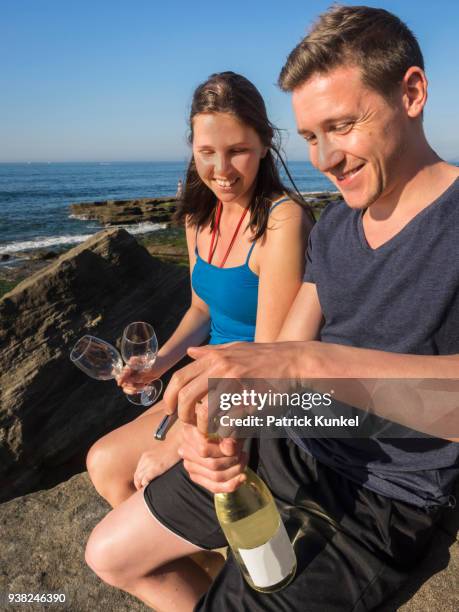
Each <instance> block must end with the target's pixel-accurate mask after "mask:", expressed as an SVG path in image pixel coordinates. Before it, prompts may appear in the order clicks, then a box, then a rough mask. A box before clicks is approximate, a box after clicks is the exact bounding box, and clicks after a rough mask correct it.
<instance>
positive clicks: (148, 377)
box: [116, 355, 164, 395]
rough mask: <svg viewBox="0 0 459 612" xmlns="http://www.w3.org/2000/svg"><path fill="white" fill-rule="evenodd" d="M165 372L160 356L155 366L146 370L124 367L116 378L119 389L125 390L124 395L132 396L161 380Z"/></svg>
mask: <svg viewBox="0 0 459 612" xmlns="http://www.w3.org/2000/svg"><path fill="white" fill-rule="evenodd" d="M163 372H164V369H163V368H162V363H161V358H160V357H159V355H158V357H157V358H156V361H155V364H154V365H153V366H152V367H151V368H148V369H145V370H133V369H132V368H130V367H129V366H128V365H126V366H124V368H123V369H122V371H121V374H120V375H119V376H117V377H116V383H117V385H118V387H121V388H122V389H123V391H124V393H127V394H128V395H131V394H132V393H139V392H140V391H143V389H144V388H145V386H146V385H148V384H149V383H151V381H152V380H155V379H156V378H159V377H160V376H161V375H162V374H163Z"/></svg>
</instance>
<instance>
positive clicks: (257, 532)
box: [214, 468, 296, 593]
mask: <svg viewBox="0 0 459 612" xmlns="http://www.w3.org/2000/svg"><path fill="white" fill-rule="evenodd" d="M245 475H246V477H247V479H246V480H245V481H244V482H243V483H242V484H241V485H239V487H238V488H237V489H236V490H235V491H233V492H232V493H216V494H215V497H214V499H215V510H216V512H217V517H218V520H219V522H220V525H221V528H222V529H223V532H224V534H225V536H226V539H227V540H228V543H229V545H230V546H231V549H232V551H233V553H234V556H235V559H236V561H237V562H238V564H239V566H240V567H241V570H242V574H243V576H244V578H245V579H246V581H247V582H248V583H249V585H250V586H251V587H252V588H253V589H255V590H257V591H262V592H264V593H271V592H273V591H278V590H280V589H282V588H284V587H285V586H287V584H289V582H290V581H291V580H292V579H293V577H294V576H295V572H296V557H295V552H294V550H293V546H292V544H291V542H290V539H289V537H288V534H287V531H286V530H285V527H284V524H283V522H282V519H281V517H280V514H279V511H278V510H277V508H276V504H275V503H274V499H273V496H272V495H271V492H270V490H269V489H268V487H267V486H266V484H265V483H264V482H263V481H262V480H261V478H259V477H258V476H257V475H256V474H255V473H254V472H253V471H252V470H250V469H249V468H246V470H245Z"/></svg>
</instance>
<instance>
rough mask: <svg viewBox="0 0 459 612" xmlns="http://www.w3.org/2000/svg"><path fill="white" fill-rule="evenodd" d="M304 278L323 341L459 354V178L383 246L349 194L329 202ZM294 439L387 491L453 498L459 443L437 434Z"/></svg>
mask: <svg viewBox="0 0 459 612" xmlns="http://www.w3.org/2000/svg"><path fill="white" fill-rule="evenodd" d="M304 280H305V282H309V283H314V284H315V285H316V288H317V291H318V296H319V300H320V304H321V307H322V311H323V314H324V319H325V323H324V325H323V328H322V330H321V337H320V339H321V341H322V342H331V343H335V344H341V345H347V346H355V347H360V348H369V349H377V350H382V351H388V352H392V353H404V354H415V355H453V354H459V178H458V179H456V181H455V182H454V183H453V184H452V185H451V186H450V187H449V188H448V189H447V190H446V191H445V192H444V193H443V194H442V195H441V196H440V197H439V198H438V199H437V200H435V201H434V202H432V203H431V204H430V205H429V206H427V207H426V208H424V209H423V210H422V211H421V212H420V213H419V214H418V215H416V216H415V217H414V218H413V219H412V220H411V221H410V222H409V223H408V224H407V225H406V226H405V227H404V228H403V229H402V230H401V231H400V232H399V233H398V234H396V235H395V236H394V237H393V238H391V239H390V240H388V241H387V242H385V243H384V244H383V245H381V246H380V247H378V248H376V249H372V248H371V247H370V246H369V245H368V243H367V240H366V238H365V233H364V230H363V225H362V212H361V211H358V210H352V209H351V208H349V207H348V206H347V205H346V204H345V203H343V202H338V203H336V204H333V203H332V204H330V205H329V206H327V208H326V209H325V210H324V212H323V214H322V216H321V219H320V221H319V222H318V223H317V225H316V226H315V227H314V229H313V231H312V232H311V236H310V240H309V246H308V252H307V265H306V272H305V277H304ZM458 378H459V368H458ZM458 433H459V432H456V434H458ZM456 434H453V433H452V434H451V435H452V436H453V437H457V435H456ZM296 442H297V443H298V444H300V445H301V446H302V447H303V448H305V449H306V450H307V451H308V452H309V453H310V454H312V455H313V456H314V457H315V458H316V459H317V460H318V461H320V462H322V463H324V464H326V465H328V466H329V467H331V468H333V469H335V470H336V471H338V472H340V473H341V474H343V475H344V476H346V477H348V478H349V479H351V480H353V481H356V482H359V483H361V484H362V485H363V486H365V487H367V488H369V489H372V490H373V491H376V492H377V493H380V494H382V495H385V496H387V497H391V498H393V499H401V500H404V501H407V502H409V503H412V504H415V505H417V506H432V505H446V504H448V503H451V497H450V492H451V487H452V484H453V482H454V480H455V478H456V477H457V476H458V475H459V444H458V443H454V442H448V441H445V440H440V439H437V438H432V437H425V438H408V439H404V438H401V439H392V438H391V439H384V438H380V439H379V438H378V439H374V438H369V439H355V438H354V439H349V438H347V439H346V438H343V439H337V438H320V439H319V438H303V439H301V440H299V439H298V440H296Z"/></svg>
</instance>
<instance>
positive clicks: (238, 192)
mask: <svg viewBox="0 0 459 612" xmlns="http://www.w3.org/2000/svg"><path fill="white" fill-rule="evenodd" d="M267 150H268V148H267V147H265V146H264V145H263V144H262V142H261V140H260V137H259V136H258V134H257V132H256V131H255V130H254V129H253V128H252V127H250V126H248V125H246V124H245V123H241V122H240V121H239V120H238V119H236V117H234V115H230V114H229V113H199V114H197V115H195V116H194V118H193V156H194V161H195V164H196V169H197V171H198V174H199V177H200V178H201V180H202V181H203V183H205V184H206V185H207V187H209V189H211V190H212V191H213V192H214V194H215V196H216V197H217V198H218V199H219V200H221V201H222V202H228V203H229V202H235V203H238V204H241V205H243V206H246V205H247V204H248V202H249V200H250V197H251V195H252V192H253V189H254V187H255V181H256V178H257V174H258V168H259V166H260V160H261V159H262V158H263V157H264V156H265V155H266V153H267Z"/></svg>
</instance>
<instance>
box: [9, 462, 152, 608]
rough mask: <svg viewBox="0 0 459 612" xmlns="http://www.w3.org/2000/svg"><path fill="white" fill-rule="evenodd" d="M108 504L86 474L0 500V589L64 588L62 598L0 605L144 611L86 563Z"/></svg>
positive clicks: (40, 590)
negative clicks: (62, 600)
mask: <svg viewBox="0 0 459 612" xmlns="http://www.w3.org/2000/svg"><path fill="white" fill-rule="evenodd" d="M108 511H109V507H108V505H107V504H106V503H105V502H104V501H103V500H102V499H101V498H100V497H99V496H98V495H97V493H96V492H95V490H94V489H93V487H92V485H91V483H90V481H89V478H88V476H87V474H86V473H83V474H78V475H76V476H74V477H73V478H71V479H70V480H68V481H67V482H64V483H62V484H60V485H59V486H57V487H55V488H53V489H50V490H48V491H40V492H37V493H32V494H30V495H26V496H24V497H22V498H18V499H14V500H11V501H9V502H6V503H4V504H1V505H0V526H1V535H0V543H1V549H2V567H1V570H0V594H1V596H2V597H4V596H5V594H6V593H63V594H64V595H65V597H66V603H65V604H64V605H62V604H48V605H46V604H27V605H26V604H23V605H22V606H20V605H16V606H8V604H7V603H6V602H4V601H1V600H0V609H1V610H10V609H11V610H16V609H18V610H25V609H27V610H48V609H49V610H62V609H64V610H71V611H72V612H96V611H97V612H146V611H147V610H149V608H147V607H146V606H144V605H143V604H142V603H141V602H140V601H138V600H137V599H135V598H134V597H131V596H130V595H127V594H125V593H123V592H122V591H119V590H118V589H115V588H112V587H110V586H107V585H106V584H104V583H103V582H102V581H101V580H100V579H99V578H98V577H97V576H96V575H95V574H94V573H93V572H92V571H91V570H90V569H89V568H88V567H87V566H86V564H85V561H84V549H85V545H86V541H87V539H88V537H89V534H90V533H91V531H92V529H93V528H94V526H95V525H96V524H97V523H98V522H99V521H100V520H101V519H102V518H103V517H104V516H105V514H107V512H108Z"/></svg>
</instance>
